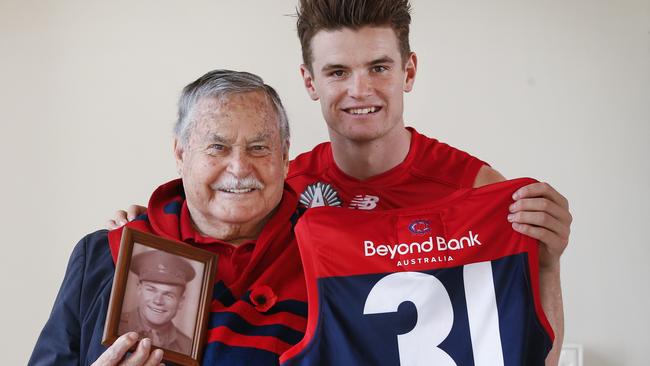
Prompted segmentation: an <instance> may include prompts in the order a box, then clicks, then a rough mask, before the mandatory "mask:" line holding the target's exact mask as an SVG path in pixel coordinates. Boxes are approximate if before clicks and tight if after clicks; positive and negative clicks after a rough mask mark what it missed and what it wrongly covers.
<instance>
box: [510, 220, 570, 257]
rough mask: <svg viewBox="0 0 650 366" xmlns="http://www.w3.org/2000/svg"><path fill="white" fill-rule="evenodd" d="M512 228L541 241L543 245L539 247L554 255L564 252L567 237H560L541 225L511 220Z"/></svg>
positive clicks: (557, 255)
mask: <svg viewBox="0 0 650 366" xmlns="http://www.w3.org/2000/svg"><path fill="white" fill-rule="evenodd" d="M512 228H513V229H514V230H515V231H517V232H520V233H522V234H524V235H527V236H530V237H531V238H533V239H537V240H538V241H540V242H542V243H543V244H544V245H543V246H541V247H540V248H542V249H543V250H545V251H548V252H549V253H555V256H556V257H559V256H560V255H562V252H564V249H565V248H566V247H567V244H568V239H567V238H562V237H560V236H558V235H557V234H555V233H554V232H552V231H550V230H548V229H545V228H543V227H539V226H533V225H528V224H520V223H518V222H513V223H512Z"/></svg>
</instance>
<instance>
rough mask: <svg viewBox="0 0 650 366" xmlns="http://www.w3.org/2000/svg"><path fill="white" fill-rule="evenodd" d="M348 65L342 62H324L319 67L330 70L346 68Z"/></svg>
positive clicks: (322, 69)
mask: <svg viewBox="0 0 650 366" xmlns="http://www.w3.org/2000/svg"><path fill="white" fill-rule="evenodd" d="M347 68H348V67H347V66H345V65H343V64H325V65H323V67H322V68H321V71H325V72H327V71H330V70H340V69H347Z"/></svg>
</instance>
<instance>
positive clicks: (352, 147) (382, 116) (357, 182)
mask: <svg viewBox="0 0 650 366" xmlns="http://www.w3.org/2000/svg"><path fill="white" fill-rule="evenodd" d="M409 11H410V4H409V2H408V0H377V1H372V2H365V1H345V0H301V1H300V6H299V9H298V37H299V39H300V43H301V46H302V55H303V62H304V64H303V65H301V69H300V71H301V73H302V76H303V81H304V85H305V88H306V89H307V92H308V93H309V96H310V97H311V98H312V100H315V101H316V100H318V101H320V104H321V110H322V113H323V117H324V118H325V122H326V123H327V127H328V132H329V136H330V143H324V144H321V145H319V146H317V147H316V148H315V149H314V150H312V151H311V152H308V153H305V154H302V155H300V156H298V157H297V158H296V159H295V161H293V162H292V165H291V167H290V172H289V175H288V177H287V182H288V183H289V185H290V186H291V187H292V188H293V189H294V190H296V192H298V193H299V194H301V204H303V205H304V206H305V207H307V208H309V207H315V206H324V205H340V206H343V207H348V208H352V209H365V210H371V209H375V210H376V209H389V208H402V207H413V206H416V205H418V204H422V203H424V202H426V201H427V200H435V199H436V198H440V197H444V196H447V195H448V194H450V193H451V192H452V191H454V190H456V189H457V188H461V187H480V186H483V185H486V184H490V183H495V182H499V181H503V180H504V179H505V178H504V177H503V176H502V175H501V174H500V173H499V172H498V171H496V170H495V169H493V168H491V167H489V166H488V165H486V164H485V163H483V162H482V161H480V160H478V159H476V158H474V157H472V156H470V155H468V154H466V153H464V152H462V151H459V150H457V149H454V148H452V147H449V146H447V145H445V144H442V143H440V142H438V141H436V140H434V139H430V138H427V137H425V136H423V135H421V134H419V133H418V132H417V131H415V130H414V129H411V128H405V125H404V118H403V107H404V104H403V95H404V93H406V92H409V91H411V89H412V87H413V83H414V82H415V76H416V71H417V57H416V55H415V53H413V52H411V50H410V46H409V38H408V37H409V25H410V19H411V18H410V14H409ZM513 199H514V200H515V202H514V203H513V204H512V206H511V207H510V214H509V215H508V217H504V218H503V220H506V219H507V220H508V221H510V222H512V227H513V229H514V230H516V231H518V232H521V233H523V234H526V235H529V236H531V237H533V238H535V239H537V240H539V242H540V248H539V250H540V259H539V262H540V263H539V264H540V285H541V297H542V305H543V307H544V311H545V313H546V315H547V317H548V319H549V321H550V323H551V325H552V327H553V330H554V331H555V342H554V346H553V350H552V351H551V353H550V354H549V356H548V358H547V364H548V365H556V364H557V363H558V359H559V352H560V348H561V344H562V338H563V326H564V325H563V311H562V295H561V289H560V255H561V254H562V252H563V251H564V249H565V248H566V246H567V244H568V238H569V228H570V224H571V220H572V218H571V215H570V213H569V211H568V202H567V200H566V199H565V198H564V197H563V196H562V195H560V194H559V193H558V192H556V191H555V190H554V189H553V188H552V187H551V186H550V185H548V184H546V183H536V184H531V185H528V186H525V187H523V188H521V189H520V190H518V191H517V192H516V193H515V194H514V196H513Z"/></svg>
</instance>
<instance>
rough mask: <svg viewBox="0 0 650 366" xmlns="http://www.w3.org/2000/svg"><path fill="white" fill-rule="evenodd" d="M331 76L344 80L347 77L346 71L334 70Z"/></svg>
mask: <svg viewBox="0 0 650 366" xmlns="http://www.w3.org/2000/svg"><path fill="white" fill-rule="evenodd" d="M330 76H333V77H335V78H342V77H344V76H345V71H343V70H334V71H332V72H330Z"/></svg>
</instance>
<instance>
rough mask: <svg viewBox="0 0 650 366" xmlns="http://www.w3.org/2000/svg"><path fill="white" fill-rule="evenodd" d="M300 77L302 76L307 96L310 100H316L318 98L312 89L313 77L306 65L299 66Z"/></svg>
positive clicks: (313, 88)
mask: <svg viewBox="0 0 650 366" xmlns="http://www.w3.org/2000/svg"><path fill="white" fill-rule="evenodd" d="M300 76H302V82H303V84H304V85H305V89H306V90H307V94H309V97H310V98H311V100H318V99H319V96H318V93H317V92H316V88H315V87H314V77H313V75H312V73H311V71H309V67H307V65H305V64H302V65H300Z"/></svg>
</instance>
